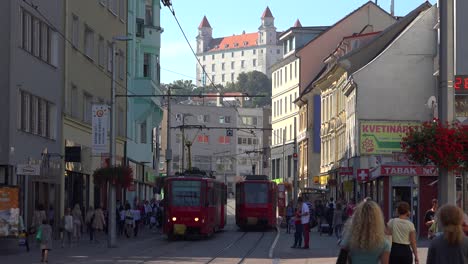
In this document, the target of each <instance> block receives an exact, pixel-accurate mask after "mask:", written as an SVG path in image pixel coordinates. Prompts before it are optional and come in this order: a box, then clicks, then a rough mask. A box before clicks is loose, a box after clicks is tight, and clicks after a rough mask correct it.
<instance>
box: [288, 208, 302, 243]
mask: <svg viewBox="0 0 468 264" xmlns="http://www.w3.org/2000/svg"><path fill="white" fill-rule="evenodd" d="M301 209H302V204H301V203H299V200H298V203H297V205H296V210H295V213H294V225H295V227H296V228H295V232H294V245H293V246H292V247H291V248H301V245H302V233H303V225H302V221H301Z"/></svg>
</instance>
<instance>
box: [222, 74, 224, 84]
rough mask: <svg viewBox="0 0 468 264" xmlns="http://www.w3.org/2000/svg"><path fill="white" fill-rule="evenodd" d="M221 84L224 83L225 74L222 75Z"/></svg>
mask: <svg viewBox="0 0 468 264" xmlns="http://www.w3.org/2000/svg"><path fill="white" fill-rule="evenodd" d="M221 82H224V74H221Z"/></svg>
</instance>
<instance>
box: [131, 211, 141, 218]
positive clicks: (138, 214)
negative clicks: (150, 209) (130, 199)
mask: <svg viewBox="0 0 468 264" xmlns="http://www.w3.org/2000/svg"><path fill="white" fill-rule="evenodd" d="M132 213H133V220H135V221H139V220H140V219H141V214H140V210H138V209H133V210H132Z"/></svg>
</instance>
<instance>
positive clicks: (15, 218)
mask: <svg viewBox="0 0 468 264" xmlns="http://www.w3.org/2000/svg"><path fill="white" fill-rule="evenodd" d="M18 234H19V188H18V187H0V237H17V236H18Z"/></svg>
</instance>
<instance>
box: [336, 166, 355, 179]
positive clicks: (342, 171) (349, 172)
mask: <svg viewBox="0 0 468 264" xmlns="http://www.w3.org/2000/svg"><path fill="white" fill-rule="evenodd" d="M338 175H340V176H341V177H345V176H353V167H341V168H339V169H338Z"/></svg>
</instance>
